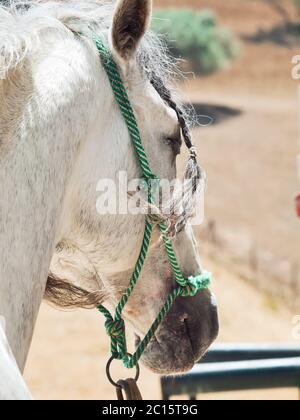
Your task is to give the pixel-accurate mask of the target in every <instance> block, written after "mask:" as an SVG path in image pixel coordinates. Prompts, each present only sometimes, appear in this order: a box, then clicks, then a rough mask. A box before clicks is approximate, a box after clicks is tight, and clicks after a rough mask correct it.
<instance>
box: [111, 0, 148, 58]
mask: <svg viewBox="0 0 300 420" xmlns="http://www.w3.org/2000/svg"><path fill="white" fill-rule="evenodd" d="M151 11H152V1H151V0H119V1H118V3H117V6H116V10H115V13H114V17H113V24H112V44H113V48H114V50H115V52H116V53H117V54H118V55H119V56H121V58H122V59H123V60H125V61H129V60H130V59H131V58H132V57H133V56H134V54H135V52H136V49H137V47H138V45H139V42H140V41H141V39H142V37H143V35H144V34H145V32H146V30H147V29H148V26H149V22H150V17H151Z"/></svg>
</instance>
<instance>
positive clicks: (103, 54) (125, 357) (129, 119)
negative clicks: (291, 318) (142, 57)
mask: <svg viewBox="0 0 300 420" xmlns="http://www.w3.org/2000/svg"><path fill="white" fill-rule="evenodd" d="M94 40H95V43H96V46H97V49H98V51H99V55H100V59H101V62H102V65H103V67H104V69H105V71H106V73H107V76H108V79H109V82H110V84H111V87H112V90H113V93H114V96H115V99H116V101H117V103H118V105H119V108H120V111H121V113H122V115H123V117H124V120H125V122H126V125H127V128H128V131H129V134H130V138H131V140H132V143H133V145H134V148H135V151H136V154H137V158H138V161H139V164H140V167H141V171H142V176H143V179H144V182H145V184H146V189H147V190H148V198H149V201H150V203H154V198H153V190H152V188H151V184H152V182H153V180H155V181H157V182H158V181H159V180H158V178H157V177H156V176H155V175H154V174H153V173H152V171H151V169H150V165H149V162H148V159H147V156H146V153H145V149H144V147H143V144H142V139H141V135H140V131H139V128H138V124H137V120H136V117H135V114H134V111H133V109H132V106H131V103H130V101H129V98H128V94H127V91H126V88H125V86H124V83H123V81H122V78H121V76H120V72H119V70H118V67H117V65H116V63H115V61H114V59H113V57H112V54H111V52H110V51H109V50H108V49H107V47H106V46H105V45H104V44H103V42H102V40H101V39H100V38H99V37H96V36H95V38H94ZM158 226H159V230H160V232H161V235H162V238H163V243H164V247H165V250H166V253H167V256H168V260H169V263H170V266H171V268H172V271H173V274H174V277H175V279H176V282H177V284H178V287H177V288H176V289H174V290H173V291H172V292H171V293H170V294H169V295H168V297H167V300H166V302H165V304H164V305H163V307H162V308H161V310H160V311H159V314H158V316H157V318H156V319H155V321H154V322H153V324H152V325H151V327H150V329H149V331H148V333H147V334H146V336H145V337H144V338H143V340H142V341H141V342H140V344H139V346H138V348H137V350H136V351H135V353H134V354H133V355H132V356H131V355H129V354H128V351H127V343H126V333H125V323H124V320H123V319H122V312H123V309H124V307H125V305H126V303H127V301H128V299H129V297H130V296H131V294H132V292H133V290H134V287H135V285H136V284H137V281H138V279H139V276H140V274H141V271H142V268H143V265H144V262H145V259H146V256H147V252H148V250H149V246H150V241H151V234H152V230H153V226H152V223H151V222H150V221H149V220H148V219H147V218H146V223H145V231H144V238H143V242H142V246H141V251H140V254H139V257H138V260H137V262H136V265H135V268H134V271H133V274H132V276H131V279H130V281H129V286H128V288H127V290H126V291H125V292H124V294H123V296H122V298H121V300H120V302H119V303H118V305H117V307H116V311H115V316H114V317H113V316H112V315H111V313H110V312H109V311H108V310H107V309H106V308H105V307H104V306H103V305H100V306H98V309H99V311H100V312H101V313H102V314H103V315H104V317H105V319H106V322H105V328H106V331H107V334H108V335H109V336H110V338H111V354H112V357H113V358H115V359H119V360H122V361H123V363H124V365H125V367H126V368H129V369H131V368H133V367H134V366H136V365H137V363H138V361H139V359H140V357H141V356H142V354H143V352H144V351H145V349H146V347H147V345H148V344H149V342H150V340H151V339H152V338H153V336H154V334H155V332H156V330H157V329H158V327H159V325H160V324H161V322H162V321H163V319H164V318H165V316H166V315H167V314H168V312H169V310H170V309H171V307H172V305H173V303H174V301H175V300H176V298H177V297H179V296H182V297H189V296H195V295H196V294H197V293H198V292H199V291H201V290H204V289H206V288H208V286H209V284H210V281H211V274H210V273H207V272H204V273H203V274H201V275H198V276H195V277H192V276H191V277H189V278H185V277H184V276H183V274H182V271H181V269H180V267H179V264H178V261H177V258H176V255H175V252H174V250H173V246H172V244H171V242H170V239H169V238H168V236H167V235H166V231H167V226H166V225H165V224H164V223H160V224H159V225H158Z"/></svg>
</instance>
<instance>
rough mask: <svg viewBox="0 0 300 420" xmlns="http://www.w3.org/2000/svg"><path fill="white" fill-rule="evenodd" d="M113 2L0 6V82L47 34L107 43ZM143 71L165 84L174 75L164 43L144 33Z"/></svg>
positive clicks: (19, 1)
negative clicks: (93, 38) (96, 36)
mask: <svg viewBox="0 0 300 420" xmlns="http://www.w3.org/2000/svg"><path fill="white" fill-rule="evenodd" d="M114 7H115V1H114V0H97V1H96V0H64V1H55V0H54V1H46V0H45V1H44V0H43V1H41V0H11V1H9V2H7V3H3V4H2V5H0V78H2V79H4V78H5V77H6V76H7V74H8V73H9V71H10V70H11V69H14V68H16V67H17V66H19V65H20V64H21V63H22V62H23V61H24V60H25V58H26V57H30V55H31V54H33V53H35V52H36V51H37V50H38V49H39V48H40V47H42V39H43V36H44V35H45V34H47V33H49V32H51V33H54V34H56V35H57V36H58V37H62V38H64V37H70V36H71V37H73V36H74V33H80V34H82V35H83V36H86V37H89V38H91V35H92V34H93V33H97V34H99V35H101V37H102V38H104V39H108V36H109V29H110V27H111V23H112V17H113V11H114ZM137 61H138V63H139V64H140V66H141V67H142V69H143V70H147V71H149V70H150V71H155V72H156V74H157V75H158V76H159V77H160V78H161V79H162V80H163V81H164V82H165V83H168V82H169V81H170V79H172V78H173V76H174V74H175V73H177V67H176V64H175V63H174V60H173V59H170V56H169V54H167V53H166V49H165V46H164V42H162V40H161V39H160V37H158V36H157V35H154V34H153V33H152V32H150V31H149V32H148V33H147V34H146V35H145V37H144V39H143V40H142V42H141V45H140V48H139V49H138V52H137Z"/></svg>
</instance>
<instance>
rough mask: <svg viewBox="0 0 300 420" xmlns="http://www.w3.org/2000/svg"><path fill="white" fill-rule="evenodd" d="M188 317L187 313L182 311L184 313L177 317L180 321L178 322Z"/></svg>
mask: <svg viewBox="0 0 300 420" xmlns="http://www.w3.org/2000/svg"><path fill="white" fill-rule="evenodd" d="M188 318H189V316H188V314H187V313H184V314H182V315H181V316H180V317H179V321H180V322H185V321H187V320H188Z"/></svg>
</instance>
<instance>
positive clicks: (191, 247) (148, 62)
mask: <svg viewBox="0 0 300 420" xmlns="http://www.w3.org/2000/svg"><path fill="white" fill-rule="evenodd" d="M10 3H11V4H10V6H1V7H0V77H1V79H0V398H2V399H6V398H7V399H9V398H30V393H29V392H28V390H27V388H26V385H25V384H24V382H23V379H22V376H21V373H20V372H22V371H23V368H24V365H25V362H26V357H27V354H28V351H29V347H30V342H31V338H32V334H33V330H34V325H35V321H36V317H37V314H38V311H39V307H40V304H41V301H42V299H43V296H44V295H45V291H46V296H47V297H48V299H50V300H52V301H53V302H55V303H56V304H58V305H60V306H78V307H80V306H82V307H87V306H89V307H91V306H96V303H100V302H103V301H104V300H106V301H108V302H109V303H110V304H111V305H112V306H115V304H116V303H117V301H118V300H119V298H120V296H121V293H122V291H124V290H125V289H126V287H127V285H128V280H129V277H130V275H131V273H132V271H133V268H134V265H135V262H136V260H137V257H138V254H139V250H140V246H141V241H142V237H143V232H144V220H145V216H143V215H137V216H134V215H131V214H127V215H122V214H115V215H99V214H98V213H97V211H96V202H97V198H98V195H99V193H98V192H97V188H96V187H97V183H98V181H99V180H101V179H111V180H116V177H117V173H118V171H121V170H126V172H127V175H128V179H129V180H131V179H133V178H137V177H138V175H139V170H140V169H139V165H138V162H137V159H136V155H135V153H134V149H133V147H132V144H131V141H130V138H129V134H128V130H127V127H126V125H125V122H124V120H123V118H122V116H121V114H120V112H119V110H118V107H117V105H116V103H115V100H114V97H113V93H112V90H111V87H110V85H109V82H108V79H107V76H106V74H105V71H104V69H103V68H102V66H101V64H100V61H99V55H98V52H97V49H96V47H95V45H94V42H93V41H92V34H93V33H94V32H96V33H97V34H99V35H101V37H102V39H105V40H106V42H107V44H108V45H109V47H110V49H111V51H112V53H113V55H114V58H115V60H116V62H117V64H118V66H119V68H120V71H121V73H122V76H123V78H124V81H125V84H126V86H127V88H128V91H129V96H130V100H131V102H132V104H133V106H134V110H135V112H136V115H137V119H138V123H139V126H140V130H141V133H142V139H143V143H144V146H145V149H146V152H147V154H148V157H149V160H150V164H151V168H152V169H153V172H154V173H156V174H157V175H158V176H159V177H160V178H161V179H162V178H166V179H173V178H175V176H176V166H175V157H176V153H177V152H178V150H177V149H178V144H179V143H180V130H179V127H178V119H177V117H176V115H175V112H174V111H173V110H171V109H170V108H169V107H168V106H167V105H166V104H165V103H164V101H163V100H162V99H161V97H160V96H159V94H158V93H157V92H156V91H155V89H154V88H153V87H152V86H151V84H150V82H149V81H148V79H147V75H146V72H145V71H144V70H145V68H146V67H147V69H148V70H149V68H150V70H151V71H154V72H155V73H156V74H158V76H160V77H161V78H162V79H163V80H164V82H168V79H169V76H170V70H169V69H170V67H169V64H168V60H167V59H166V57H165V51H164V50H163V49H161V48H160V47H159V45H158V43H157V40H155V37H153V36H152V35H148V34H145V32H146V30H147V28H148V24H149V21H150V16H151V1H150V0H119V1H118V3H117V5H116V6H114V5H113V4H111V3H110V2H107V1H106V2H104V1H92V0H82V1H81V0H78V1H59V2H58V1H57V2H47V1H43V2H39V1H31V2H29V5H28V6H27V7H26V6H25V7H24V1H23V2H18V1H15V2H10ZM22 5H23V6H22ZM79 33H80V35H78V34H79ZM174 249H175V251H176V253H177V256H178V260H179V263H180V266H181V269H182V271H183V273H184V274H185V275H187V276H188V275H196V274H199V273H201V265H200V261H199V256H198V253H197V248H196V243H195V239H194V237H193V232H192V228H191V226H190V224H189V223H188V222H187V223H186V224H185V226H184V229H182V230H181V231H180V232H179V233H178V234H177V236H176V238H175V239H174ZM49 272H51V276H50V277H49V280H48V283H47V278H48V275H49ZM46 285H47V287H46ZM173 287H174V279H173V278H172V275H171V270H170V267H169V264H168V262H167V257H166V254H165V252H164V250H163V247H162V244H161V241H160V240H159V237H158V236H156V237H154V238H153V240H152V245H151V250H150V252H149V255H148V257H147V261H146V264H145V267H144V269H143V273H142V276H141V278H140V279H139V283H138V286H137V288H136V290H135V293H134V294H133V295H132V297H131V298H130V300H129V302H128V304H127V306H126V309H125V312H124V316H125V318H126V321H127V322H128V323H129V324H131V326H132V327H133V328H134V331H135V333H136V335H137V341H138V340H139V338H138V337H141V336H143V334H145V332H147V329H148V327H149V326H150V324H151V323H152V321H153V320H154V319H155V317H156V316H157V313H158V312H159V309H160V308H161V306H162V304H163V303H164V301H165V298H166V296H167V294H168V293H169V292H170V290H171V289H172V288H173ZM217 331H218V319H217V310H216V306H215V303H214V299H213V297H212V295H211V293H210V292H209V291H205V292H202V293H199V294H198V295H197V296H196V297H194V298H188V299H187V298H180V299H178V301H177V302H176V304H175V305H174V307H173V308H172V310H171V312H170V314H169V315H168V316H167V318H166V319H165V321H164V322H163V324H162V325H161V327H160V329H159V330H158V332H157V333H156V336H155V339H153V340H152V341H151V343H150V345H149V347H148V349H147V351H146V352H145V354H144V356H143V363H144V364H145V365H146V366H148V367H149V368H150V369H152V370H153V371H155V372H158V373H174V372H182V371H185V370H188V369H190V368H191V367H192V366H193V364H194V362H195V361H196V360H198V359H199V358H200V357H201V356H202V355H203V354H204V352H205V351H206V350H207V348H208V347H209V345H210V344H211V342H212V341H213V340H214V339H215V337H216V335H217Z"/></svg>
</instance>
